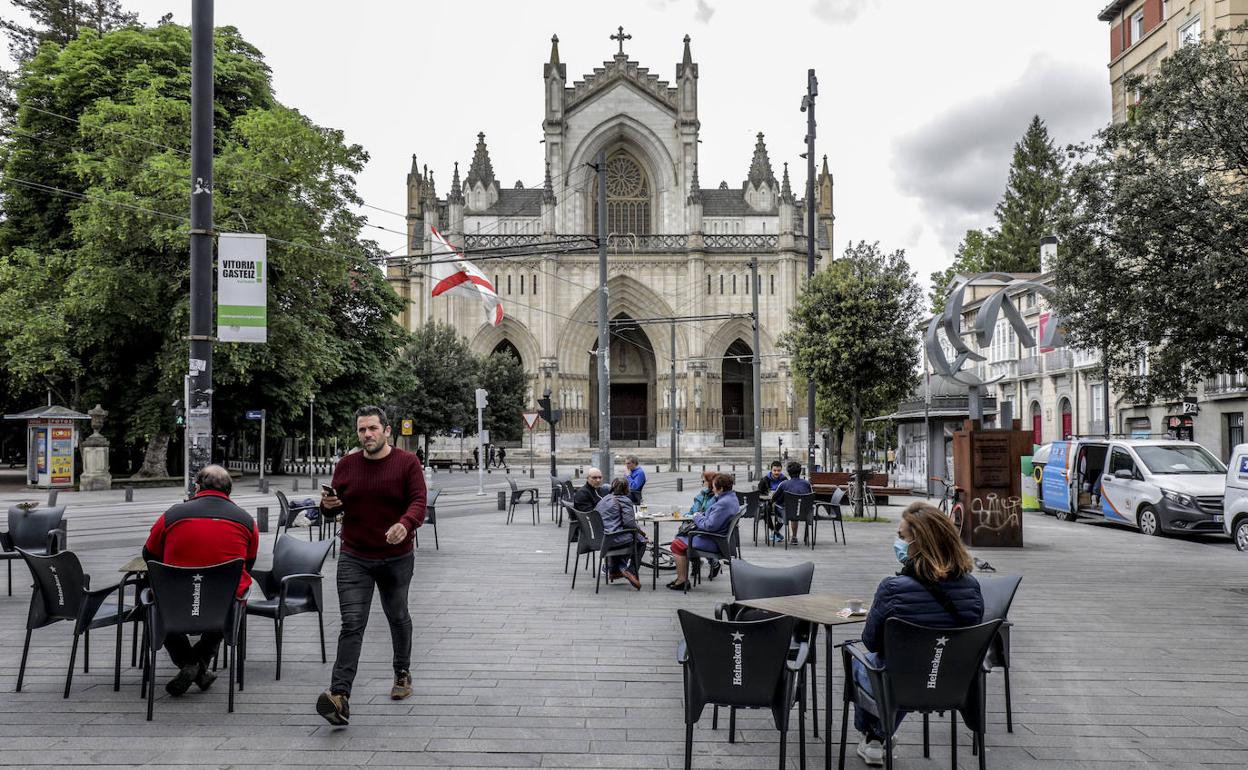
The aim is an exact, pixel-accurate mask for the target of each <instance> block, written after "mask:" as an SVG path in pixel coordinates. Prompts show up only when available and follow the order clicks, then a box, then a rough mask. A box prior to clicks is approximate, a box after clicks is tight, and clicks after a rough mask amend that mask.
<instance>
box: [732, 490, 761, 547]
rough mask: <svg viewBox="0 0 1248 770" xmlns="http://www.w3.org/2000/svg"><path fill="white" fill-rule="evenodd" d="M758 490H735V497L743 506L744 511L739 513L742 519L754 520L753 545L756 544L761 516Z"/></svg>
mask: <svg viewBox="0 0 1248 770" xmlns="http://www.w3.org/2000/svg"><path fill="white" fill-rule="evenodd" d="M759 494H760V493H759V491H758V490H757V489H754V490H751V491H749V492H737V499H738V500H739V501H740V502H741V505H743V506H745V512H744V513H743V514H741V518H743V519H753V520H754V545H758V524H759V520H760V519H762V517H763V509H762V505H761V502H760V501H759V499H758V496H759Z"/></svg>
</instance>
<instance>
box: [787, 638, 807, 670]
mask: <svg viewBox="0 0 1248 770" xmlns="http://www.w3.org/2000/svg"><path fill="white" fill-rule="evenodd" d="M809 655H810V643H809V642H802V643H801V645H799V646H798V648H797V655H795V656H793V657H791V658H786V659H785V661H784V665H786V666H788V667H789V670H790V671H801V670H802V666H804V665H806V658H807V656H809Z"/></svg>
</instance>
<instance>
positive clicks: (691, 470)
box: [688, 465, 693, 473]
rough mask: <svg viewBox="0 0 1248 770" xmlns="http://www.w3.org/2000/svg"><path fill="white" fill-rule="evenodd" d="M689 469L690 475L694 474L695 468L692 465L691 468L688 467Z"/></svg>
mask: <svg viewBox="0 0 1248 770" xmlns="http://www.w3.org/2000/svg"><path fill="white" fill-rule="evenodd" d="M688 468H689V471H688V472H689V473H693V466H692V465H690V466H688Z"/></svg>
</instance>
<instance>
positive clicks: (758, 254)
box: [388, 30, 833, 456]
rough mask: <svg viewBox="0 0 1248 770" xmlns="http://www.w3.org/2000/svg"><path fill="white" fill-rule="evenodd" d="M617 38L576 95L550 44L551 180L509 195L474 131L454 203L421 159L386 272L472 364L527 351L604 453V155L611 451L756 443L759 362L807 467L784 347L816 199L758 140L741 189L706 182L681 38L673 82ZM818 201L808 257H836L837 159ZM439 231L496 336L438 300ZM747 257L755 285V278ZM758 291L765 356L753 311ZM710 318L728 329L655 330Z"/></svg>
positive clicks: (568, 415)
mask: <svg viewBox="0 0 1248 770" xmlns="http://www.w3.org/2000/svg"><path fill="white" fill-rule="evenodd" d="M612 38H613V39H614V40H616V41H618V46H619V48H618V51H617V52H616V53H615V55H614V56H613V57H612V59H611V60H610V61H606V62H604V63H603V65H602V66H601V67H596V68H594V69H593V71H592V72H590V73H589V74H587V75H585V76H584V77H583V78H582V79H580V80H576V81H574V82H571V83H570V82H568V79H567V68H566V65H564V64H563V63H562V62H561V61H560V59H559V45H558V38H557V37H556V38H553V39H552V42H551V51H550V60H549V61H548V62H547V63H546V64H545V65H544V67H543V93H544V95H545V96H544V98H545V118H544V120H543V121H542V127H541V128H542V136H543V144H544V147H545V155H546V157H545V168H546V175H545V180H544V183H543V184H542V185H541V186H536V185H534V186H531V187H528V188H526V187H524V186H523V185H522V184H521V183H519V182H517V183H515V185H512V186H508V185H505V184H503V182H502V181H501V180H500V179H499V178H498V177H497V176H496V174H495V170H494V164H493V161H492V159H491V158H490V154H489V148H488V145H487V143H486V138H485V135H484V134H478V135H477V143H476V148H475V151H474V153H473V156H472V160H471V163H470V164H469V166H468V169H467V173H466V174H463V176H462V178H461V173H460V169H459V165H458V164H456V165H455V168H454V170H453V173H452V178H451V183H450V189H449V190H448V191H447V193H446V194H445V196H444V197H439V196H438V194H437V191H436V189H435V184H434V179H433V175H432V173H431V172H429V171H428V170H427V169H425V168H421V167H418V165H417V161H416V156H413V158H412V167H411V171H410V172H409V173H408V176H407V221H408V248H409V255H411V257H412V258H411V260H409V261H410V262H412V263H413V264H411V265H406V264H404V263H403V262H402V261H399V262H397V263H392V264H391V265H390V266H389V267H388V277H389V280H390V281H391V283H392V285H394V287H395V289H396V290H397V291H398V293H399V294H400V296H403V297H405V298H406V299H407V300H408V303H407V306H406V310H405V311H404V312H403V314H402V322H403V323H404V325H405V327H406V328H409V329H415V328H417V327H419V326H420V325H422V324H426V323H430V322H432V321H441V322H444V323H449V324H451V325H452V326H454V327H455V328H456V329H457V330H458V331H459V332H460V333H461V334H462V335H463V336H464V337H465V338H466V339H467V340H468V342H469V344H470V346H471V347H472V349H473V350H474V351H476V352H477V353H481V354H490V353H503V352H506V353H509V354H511V355H514V356H516V357H517V358H519V360H520V361H521V363H522V364H523V365H524V368H525V370H526V371H527V372H528V376H529V378H530V383H531V387H532V392H533V394H534V397H535V396H536V395H539V394H541V393H542V392H543V391H544V389H545V388H550V390H551V393H552V397H553V398H554V400H555V402H556V403H555V405H556V406H557V407H558V408H561V409H562V410H563V414H564V417H563V422H561V423H560V425H559V436H558V442H559V448H560V451H564V450H577V449H580V448H584V447H588V446H592V445H596V444H597V439H598V375H597V362H596V351H597V347H598V334H597V326H596V323H597V318H598V304H597V287H598V281H599V277H598V254H597V248H596V245H595V244H596V242H597V238H598V237H599V235H600V234H599V232H598V211H597V209H598V206H597V200H598V190H597V173H596V172H595V170H594V169H593V168H591V164H594V163H595V161H596V158H597V157H598V154H599V153H600V152H601V153H603V154H604V156H605V158H606V166H607V178H606V188H607V211H606V221H607V233H606V239H607V245H608V254H609V268H608V269H609V280H608V283H607V286H608V293H609V298H610V299H609V315H610V317H611V318H612V319H613V325H612V333H611V338H610V346H609V351H608V352H609V360H610V367H611V370H610V371H611V383H610V394H611V404H610V421H611V436H612V446H613V448H618V449H620V450H621V451H623V450H625V449H627V448H629V447H656V448H657V447H669V446H670V436H671V430H672V427H673V424H675V426H676V427H677V429H678V431H679V437H678V441H679V445H680V450H681V452H682V453H684V452H690V453H695V454H697V453H702V454H708V453H709V454H713V453H714V452H715V451H716V450H722V449H723V448H724V447H732V446H752V443H753V429H754V405H753V387H752V376H751V369H752V366H753V357H754V356H755V355H760V356H761V362H762V394H761V395H762V414H761V418H762V427H763V433H764V447H765V448H766V447H776V446H778V440H782V441H783V443H784V446H785V447H786V448H790V447H791V448H793V449H795V450H796V451H795V452H794V454H796V455H798V456H801V454H802V450H801V449H800V448H804V446H805V439H804V438H800V436H801V435H804V434H799V430H802V431H804V429H805V423H806V416H805V389H804V387H802V385H801V383H800V381H799V380H798V378H797V377H796V375H795V373H794V372H793V371H792V370H791V369H790V366H789V360H788V357H787V356H786V355H785V354H784V352H783V350H782V349H781V348H780V347H779V345H778V340H779V338H780V335H781V334H782V333H783V332H784V330H785V328H786V325H787V322H788V316H789V312H790V309H791V308H792V307H793V306H794V303H795V302H796V298H797V295H798V292H799V290H800V288H801V286H802V284H803V281H804V280H805V274H806V238H807V233H806V232H805V219H806V215H805V210H806V209H805V207H806V205H807V204H806V201H804V200H798V199H796V198H795V197H794V195H793V192H792V189H791V185H790V181H789V174H788V167H787V164H785V167H784V170H783V172H782V178H781V179H780V180H777V178H776V175H775V173H774V170H773V167H772V164H771V161H770V158H769V156H768V153H767V147H766V144H765V141H764V137H763V135H762V134H759V135H758V137H757V144H756V146H755V148H754V154H753V157H752V158H751V159H749V161H748V165H747V163H746V162H745V161H746V159H744V158H743V159H742V160H743V163H742V168H743V169H747V174H746V178H745V179H744V181H742V182H741V184H740V185H739V186H729V185H728V183H727V182H721V183H719V184H718V186H711V187H708V188H703V187H702V186H701V183H700V181H699V176H698V172H699V168H698V142H699V139H698V133H699V128H700V123H699V120H698V65H697V64H696V63H695V62H694V61H693V58H692V55H691V52H690V45H689V38H688V36H686V37H685V39H684V52H683V57H682V60H681V61H680V63H679V64H677V65H676V77H675V85H672V84H669V83H668V82H667V81H664V80H661V79H659V77H658V76H657V75H654V74H652V73H651V72H650V71H649V70H648V69H646V68H645V67H642V66H640V65H639V64H638V63H637V62H635V61H631V60H630V59H629V58H628V55H627V54H626V53H625V52H624V41H625V40H627V39H628V36H625V35H624V34H623V30H620V34H619V35H613V36H612ZM704 176H705V174H704ZM813 205H814V206H815V209H816V233H815V237H816V243H817V247H816V248H817V251H816V253H817V254H818V255H819V256H820V257H821V260H820V261H822V262H826V260H827V259H828V258H830V245H831V243H832V222H833V215H832V177H831V175H830V174H829V173H828V168H827V160H826V158H825V159H824V162H823V169H822V172H821V173H820V174H819V177H818V179H817V184H816V195H815V201H814V203H813ZM433 228H436V229H437V230H438V231H439V232H440V233H442V235H443V236H444V237H446V238H447V240H449V241H450V242H451V243H453V244H455V245H456V246H457V247H459V248H463V249H465V251H466V254H467V257H468V259H469V260H472V261H474V264H476V265H477V267H478V268H480V269H481V270H482V272H484V273H485V274H486V275H487V276H488V277H489V278H490V280H492V281H493V282H494V285H495V287H496V289H497V291H498V294H499V296H500V298H501V299H502V302H503V308H504V318H503V321H502V323H501V324H500V325H498V326H493V325H490V324H489V323H487V321H486V317H485V313H484V312H483V310H482V306H481V303H480V302H477V301H472V300H469V299H465V298H459V297H448V296H439V297H431V296H430V291H431V288H432V287H431V285H430V280H429V277H428V275H427V271H425V270H424V269H422V268H421V267H420V266H419V264H418V263H419V261H420V260H421V259H424V257H422V256H419V255H427V254H429V253H430V251H431V247H432V244H431V242H430V234H431V230H432V229H433ZM753 261H757V263H758V281H757V286H754V285H752V283H751V269H750V265H751V262H753ZM755 289H756V290H757V291H758V293H759V316H760V346H759V347H760V349H759V350H757V351H756V350H754V344H753V328H752V325H751V323H752V322H751V320H750V318H749V317H746V316H747V314H749V313H750V312H751V302H752V298H751V295H750V292H751V291H752V290H755ZM705 316H712V317H716V318H713V319H711V320H696V321H692V320H684V321H679V322H676V323H670V322H664V323H654V322H651V321H650V320H649V319H660V318H661V319H669V318H680V319H688V318H691V317H695V318H696V317H705ZM734 316H735V317H734ZM673 329H674V341H673ZM673 362H674V363H675V377H674V380H673V376H672V368H673ZM529 401H530V403H535V402H534V401H533V397H531V398H530V399H529ZM673 421H675V423H673ZM544 427H545V426H544V424H543V425H540V426H539V429H541V428H544ZM765 454H766V455H770V454H771V453H770V452H766V449H765Z"/></svg>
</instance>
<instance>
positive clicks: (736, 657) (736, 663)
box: [732, 631, 745, 687]
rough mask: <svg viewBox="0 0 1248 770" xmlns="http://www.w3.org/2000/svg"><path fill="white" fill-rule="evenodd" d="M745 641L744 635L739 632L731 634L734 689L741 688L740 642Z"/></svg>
mask: <svg viewBox="0 0 1248 770" xmlns="http://www.w3.org/2000/svg"><path fill="white" fill-rule="evenodd" d="M744 640H745V634H743V633H741V632H740V631H734V632H733V634H732V684H733V685H734V686H736V687H740V686H741V682H742V668H741V658H742V654H741V642H742V641H744Z"/></svg>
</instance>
